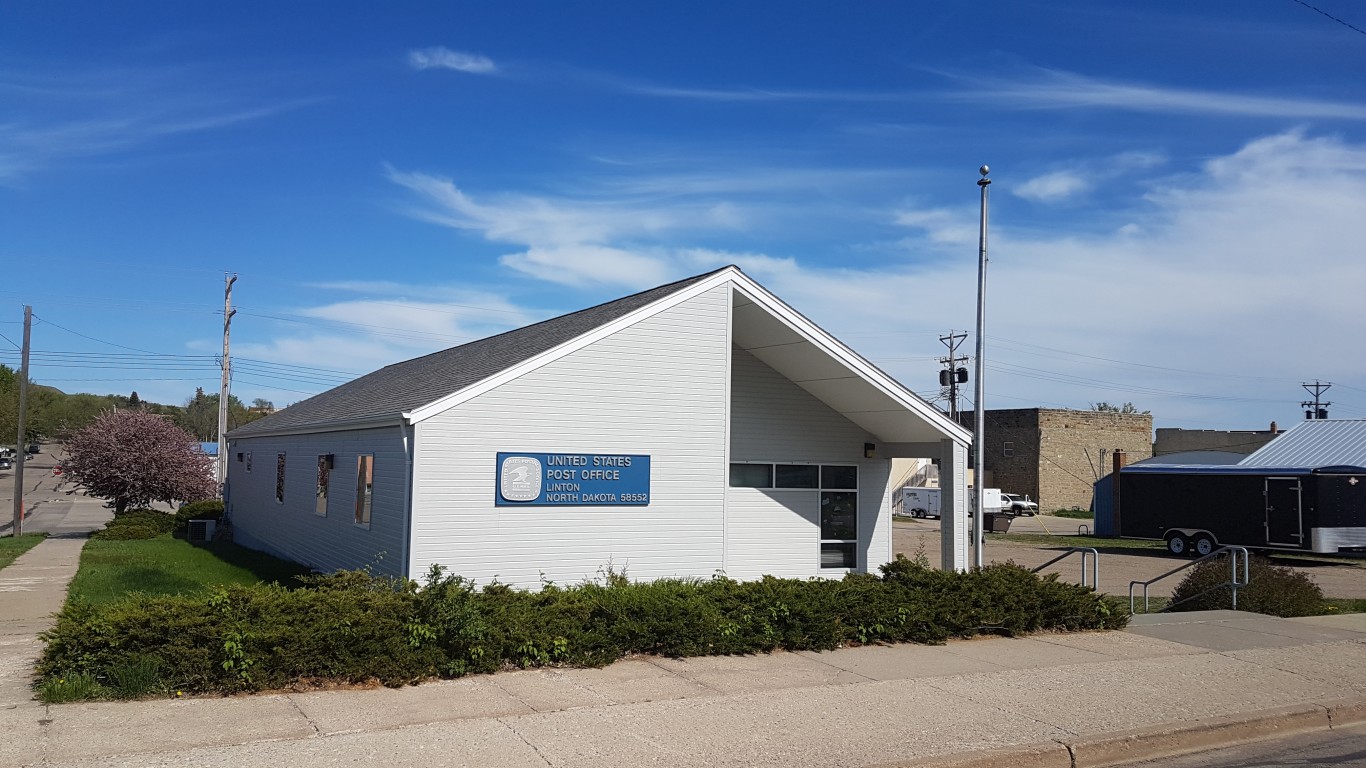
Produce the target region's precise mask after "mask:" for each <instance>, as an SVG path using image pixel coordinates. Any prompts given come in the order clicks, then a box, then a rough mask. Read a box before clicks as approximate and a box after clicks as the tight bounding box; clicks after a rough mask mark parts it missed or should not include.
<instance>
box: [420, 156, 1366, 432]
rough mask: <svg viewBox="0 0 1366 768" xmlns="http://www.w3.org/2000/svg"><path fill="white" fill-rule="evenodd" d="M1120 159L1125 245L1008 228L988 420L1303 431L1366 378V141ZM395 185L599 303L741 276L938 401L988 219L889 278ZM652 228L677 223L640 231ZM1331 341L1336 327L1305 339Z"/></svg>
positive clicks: (1004, 228) (957, 230) (1079, 231)
mask: <svg viewBox="0 0 1366 768" xmlns="http://www.w3.org/2000/svg"><path fill="white" fill-rule="evenodd" d="M1108 161H1109V163H1110V165H1111V166H1112V167H1113V169H1115V170H1112V171H1110V172H1111V173H1114V174H1116V175H1115V178H1116V179H1117V181H1115V182H1113V183H1112V184H1110V186H1111V187H1112V190H1111V191H1112V192H1113V191H1115V189H1114V188H1119V189H1122V190H1127V194H1128V196H1129V199H1130V200H1131V201H1132V202H1131V203H1130V205H1129V206H1128V209H1127V210H1120V211H1119V212H1117V213H1115V212H1112V213H1109V214H1107V218H1109V219H1112V220H1114V221H1115V222H1116V223H1115V225H1114V226H1113V227H1112V228H1110V229H1108V230H1098V229H1097V228H1096V227H1095V226H1094V222H1089V221H1083V220H1084V219H1085V218H1087V217H1082V219H1079V223H1078V225H1077V226H1071V225H1066V224H1062V225H1059V226H1057V227H1053V228H1042V227H1028V226H1025V225H1023V224H1021V223H1019V222H1012V221H1010V220H1009V219H1001V218H999V217H998V218H997V219H996V220H995V221H994V222H993V232H992V261H991V267H990V272H989V277H988V282H989V287H988V301H989V305H988V334H989V335H991V337H992V338H991V339H989V343H988V354H989V358H988V360H989V364H990V365H991V366H993V367H992V369H991V371H990V372H989V375H988V381H987V392H988V398H989V402H988V405H989V407H1006V406H1027V405H1047V406H1064V407H1068V406H1070V407H1082V408H1084V407H1086V406H1087V404H1088V403H1090V402H1097V401H1099V400H1108V401H1112V402H1125V401H1133V402H1135V403H1138V404H1139V405H1140V407H1143V408H1151V409H1153V410H1154V412H1155V413H1156V414H1157V416H1158V418H1159V422H1160V423H1164V424H1169V425H1174V424H1188V425H1191V426H1226V427H1232V426H1241V427H1244V428H1251V427H1257V426H1261V425H1262V424H1263V423H1264V422H1266V421H1269V420H1271V419H1280V420H1282V421H1284V420H1286V419H1289V418H1291V417H1292V416H1293V405H1294V403H1295V402H1297V400H1295V398H1297V397H1298V390H1297V389H1296V384H1295V382H1296V381H1297V380H1298V379H1299V378H1303V377H1307V376H1317V377H1321V378H1323V379H1325V380H1338V381H1358V382H1362V381H1366V361H1364V360H1361V359H1358V358H1354V357H1352V356H1350V355H1342V354H1341V349H1340V345H1341V340H1342V339H1351V338H1357V337H1361V336H1366V313H1362V312H1360V311H1359V306H1360V296H1359V293H1360V286H1361V285H1366V262H1362V261H1361V260H1360V259H1357V258H1356V257H1355V253H1356V250H1357V248H1356V244H1357V243H1359V242H1361V241H1362V240H1363V239H1366V145H1361V144H1353V143H1350V142H1347V141H1345V140H1343V139H1341V138H1337V137H1333V136H1309V135H1308V134H1307V132H1305V131H1290V132H1286V133H1282V134H1276V135H1272V136H1267V137H1264V138H1261V139H1257V140H1254V141H1250V142H1248V143H1247V144H1246V145H1245V146H1243V147H1242V148H1240V149H1238V150H1237V151H1234V152H1230V153H1228V154H1226V155H1222V156H1218V157H1214V158H1212V159H1209V160H1208V161H1206V162H1205V163H1203V164H1202V165H1200V166H1198V167H1194V168H1180V169H1172V170H1171V171H1169V172H1168V174H1167V175H1166V176H1165V177H1160V178H1153V177H1151V176H1146V175H1145V176H1144V177H1143V178H1141V179H1131V180H1128V181H1125V179H1126V178H1128V177H1126V176H1124V175H1123V173H1125V172H1127V170H1144V169H1153V168H1157V167H1159V166H1162V165H1163V164H1165V163H1166V162H1167V160H1166V158H1165V157H1163V156H1162V155H1160V154H1157V153H1151V152H1130V153H1124V154H1121V155H1117V156H1114V157H1111V158H1109V159H1108ZM1121 169H1123V170H1121ZM393 178H394V180H395V182H397V183H400V184H403V185H404V186H405V187H407V188H409V189H412V190H414V192H415V193H416V194H417V196H418V197H419V199H421V200H423V201H425V203H426V205H425V206H424V207H423V210H425V211H426V213H427V214H428V215H427V216H426V218H429V219H430V220H434V221H442V222H443V223H445V224H447V225H449V226H457V227H458V228H461V229H465V230H468V231H471V232H474V233H477V234H481V235H482V236H484V237H486V238H488V239H497V240H499V241H502V242H509V243H517V244H518V245H521V246H522V247H521V248H520V249H519V250H517V251H515V252H510V253H508V254H505V255H503V256H502V257H501V259H500V261H501V263H502V264H503V265H505V266H507V267H509V268H511V269H513V270H516V271H517V272H518V273H519V274H524V275H527V276H530V277H533V278H536V279H539V280H543V281H547V282H552V283H558V284H563V285H569V286H583V287H585V288H586V289H588V290H589V291H591V292H592V295H593V296H594V297H595V298H596V297H598V296H601V289H602V287H603V286H625V287H629V288H639V287H646V286H649V285H655V284H659V283H662V282H665V281H667V280H670V279H674V278H677V277H680V276H683V275H687V274H696V273H698V272H702V271H706V270H708V269H712V268H714V267H716V266H719V265H722V264H727V263H734V264H739V265H740V266H741V267H742V268H743V269H744V270H745V271H746V272H748V273H749V274H751V275H753V276H755V277H756V278H757V279H759V280H760V281H761V282H763V283H764V284H765V285H767V286H768V287H770V288H772V289H773V290H774V291H775V292H776V293H777V294H778V295H780V296H782V297H783V298H784V299H786V300H787V301H788V302H789V303H791V304H792V305H793V306H795V307H797V308H798V309H799V310H800V311H802V312H803V313H804V314H806V315H808V316H809V317H811V318H812V319H814V320H815V321H816V322H818V323H820V324H821V325H823V326H825V327H826V328H828V329H829V330H831V331H832V332H833V333H835V334H836V335H837V336H840V337H841V338H843V339H845V340H846V341H848V342H849V343H850V344H852V345H853V346H854V347H855V348H856V349H858V350H859V351H860V352H862V353H864V354H865V355H866V356H868V357H869V358H871V359H873V360H874V361H875V362H877V363H878V364H879V365H882V366H883V367H884V368H886V369H887V370H889V371H891V372H892V373H893V374H894V375H897V376H898V377H900V378H902V379H903V380H904V381H906V382H907V384H908V385H910V386H911V387H912V388H913V389H916V390H919V391H932V390H934V388H935V383H934V382H935V378H934V377H935V367H936V366H935V363H934V362H933V358H935V357H937V356H938V355H941V354H942V346H941V345H940V344H939V342H938V335H940V334H942V333H943V332H945V331H947V330H948V329H949V328H971V327H972V325H973V322H974V306H975V300H974V295H975V277H976V275H975V272H976V258H975V254H976V250H975V249H976V241H977V209H976V205H964V206H963V207H962V208H957V209H954V208H945V207H942V206H934V207H926V208H923V209H921V208H911V207H906V208H904V209H902V210H900V211H899V212H897V213H896V214H894V217H893V218H892V219H890V220H889V221H890V222H892V223H895V224H899V225H900V226H902V227H904V228H906V229H907V230H908V231H910V232H911V234H909V235H908V236H907V237H906V238H905V240H904V241H903V242H902V243H900V245H899V247H900V251H899V252H892V253H889V254H888V255H887V256H886V258H885V259H884V260H883V261H882V262H881V263H880V264H879V265H877V266H876V267H870V266H858V267H855V266H814V265H813V263H811V262H809V261H806V260H803V259H800V258H794V257H791V256H789V255H785V254H782V253H776V252H762V251H753V252H745V251H730V250H726V249H717V248H711V247H704V246H700V245H699V244H698V243H699V242H702V241H705V240H707V239H709V237H710V236H711V235H714V234H715V233H716V231H717V230H716V229H715V227H716V226H718V225H717V224H716V223H715V222H710V221H701V222H699V221H680V220H678V219H677V218H675V217H677V216H678V214H677V213H671V212H670V211H669V201H667V200H663V201H652V203H651V205H652V206H656V207H657V209H647V207H646V206H644V205H643V204H641V203H640V201H639V200H637V199H634V198H631V197H629V196H628V197H623V198H622V199H620V200H617V201H616V204H615V205H613V204H611V202H612V201H610V200H607V199H601V198H595V199H594V203H593V204H592V205H586V204H583V203H582V202H581V201H571V200H552V199H546V198H532V197H527V196H518V195H505V196H501V197H499V198H497V199H491V200H489V201H484V200H476V199H472V198H471V197H470V196H468V195H465V194H464V193H463V192H461V191H460V190H458V189H457V188H456V187H455V186H454V185H453V184H451V183H450V182H448V181H445V180H439V179H434V178H432V177H426V176H422V175H421V174H417V175H404V174H397V173H395V174H394V175H393ZM998 183H1005V182H1002V181H1000V180H998ZM688 202H689V204H692V203H693V202H695V201H692V200H689V201H688ZM712 202H713V203H715V202H717V200H716V199H715V198H712ZM814 210H816V209H815V208H812V209H808V210H807V212H808V214H810V212H811V211H814ZM652 212H653V215H654V216H658V217H660V218H659V220H658V221H659V222H660V223H656V224H655V225H652V226H639V225H636V224H633V223H632V220H633V219H634V218H636V217H642V216H643V217H645V218H650V215H651V213H652ZM664 224H667V225H664ZM1311 255H1312V256H1313V262H1312V266H1308V264H1309V262H1308V261H1307V260H1306V259H1307V257H1308V256H1311ZM575 306H577V305H576V304H574V303H573V302H569V304H568V306H566V307H565V308H566V309H572V308H574V307H575ZM1312 328H1318V329H1332V330H1331V333H1329V332H1321V333H1308V334H1307V333H1306V332H1305V331H1306V329H1312ZM1202 338H1219V339H1221V340H1222V341H1221V343H1219V344H1217V345H1215V344H1205V343H1200V341H1199V340H1200V339H1202ZM1193 340H1194V341H1193ZM1021 342H1023V344H1021ZM1024 345H1036V346H1034V347H1027V346H1024ZM1043 347H1047V348H1049V349H1051V350H1055V351H1045V350H1042V348H1043ZM1056 350H1060V351H1056ZM1086 356H1089V357H1086ZM1095 358H1110V359H1114V360H1125V361H1132V362H1135V363H1138V364H1139V365H1133V366H1123V365H1116V364H1109V363H1104V362H1102V361H1097V360H1096V359H1095ZM1155 366H1157V367H1161V368H1177V369H1188V370H1191V371H1206V372H1210V375H1208V376H1202V375H1198V374H1191V375H1172V374H1170V373H1163V372H1162V371H1159V370H1156V369H1155ZM1216 374H1217V376H1222V377H1228V378H1217V377H1216ZM1230 381H1232V382H1233V384H1234V385H1235V386H1229V382H1230ZM1225 392H1228V393H1229V394H1223V393H1225ZM1180 393H1189V396H1188V395H1183V394H1180ZM1235 393H1236V394H1235ZM1282 398H1283V399H1284V402H1283V403H1282Z"/></svg>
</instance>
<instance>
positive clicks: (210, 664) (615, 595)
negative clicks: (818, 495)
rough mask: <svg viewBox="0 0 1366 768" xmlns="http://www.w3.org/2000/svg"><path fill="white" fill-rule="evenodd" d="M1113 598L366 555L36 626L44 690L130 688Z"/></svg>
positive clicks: (994, 585)
mask: <svg viewBox="0 0 1366 768" xmlns="http://www.w3.org/2000/svg"><path fill="white" fill-rule="evenodd" d="M1126 621H1127V615H1126V613H1125V612H1124V611H1122V610H1120V608H1119V605H1118V603H1117V602H1116V601H1114V600H1113V599H1112V598H1108V597H1104V596H1100V595H1097V594H1095V593H1094V592H1092V591H1091V590H1089V589H1086V588H1082V587H1078V586H1075V585H1071V584H1064V583H1060V582H1058V581H1057V580H1056V578H1055V577H1051V576H1049V577H1039V576H1036V575H1034V574H1032V573H1030V572H1028V571H1026V570H1024V569H1023V568H1020V567H1017V566H1015V565H1011V564H1005V565H992V566H990V567H987V568H985V569H983V570H981V571H977V572H971V573H948V572H943V571H937V570H931V569H929V568H927V567H925V566H923V565H922V564H917V563H915V562H913V561H910V560H906V559H904V558H901V559H898V560H897V561H896V562H894V563H890V564H888V565H886V566H883V574H882V576H881V577H880V578H879V577H878V576H873V575H868V574H864V575H850V576H847V577H846V578H844V579H842V580H839V581H827V580H810V581H802V580H796V579H776V578H764V579H761V580H759V581H751V582H737V581H733V580H731V579H726V578H716V579H712V580H685V579H662V580H659V581H654V582H631V581H629V580H628V579H626V578H625V576H624V575H622V574H614V573H608V574H607V577H606V579H605V580H603V582H602V583H586V584H582V585H577V586H572V587H558V586H555V585H545V586H544V587H543V588H542V589H540V590H539V591H536V592H529V591H525V590H520V589H514V588H510V587H508V586H506V585H499V584H492V585H489V586H486V587H484V588H483V589H475V588H474V585H473V584H471V583H470V582H469V581H467V580H465V579H463V578H460V577H458V576H449V575H446V574H444V573H442V571H441V570H440V569H439V568H434V569H433V570H432V572H431V573H430V574H429V575H428V577H427V579H426V581H425V583H424V584H421V585H419V584H417V583H415V582H412V581H402V580H393V579H386V578H378V577H374V576H371V575H370V574H368V573H365V572H361V571H345V572H339V573H335V574H331V575H327V576H314V577H309V581H308V585H307V586H306V587H305V588H302V589H293V590H291V589H285V588H283V587H280V586H277V585H253V586H250V587H226V588H222V589H219V590H217V591H216V592H214V593H213V594H211V595H209V596H208V597H189V596H178V597H156V598H152V597H133V598H130V599H126V600H123V601H120V602H117V603H113V604H109V605H106V606H101V607H94V606H91V605H88V604H81V603H72V604H68V605H67V606H66V607H65V608H64V609H63V611H62V612H61V613H60V614H59V615H58V620H57V623H56V626H55V627H54V628H53V629H52V630H50V631H49V632H47V633H46V634H45V636H44V639H46V641H47V648H46V650H45V651H44V655H43V658H42V661H41V662H40V666H39V672H40V674H41V676H42V682H41V683H40V686H39V687H40V694H41V695H43V696H44V697H45V698H47V699H48V700H49V701H53V700H62V699H64V698H91V697H102V696H108V697H136V696H143V695H149V694H156V693H163V692H168V691H183V692H185V693H213V692H218V693H230V692H238V691H257V690H264V689H274V688H286V687H291V686H297V685H300V684H316V683H357V682H363V681H372V680H377V681H379V682H381V683H383V684H385V685H391V686H396V685H402V684H406V683H411V682H415V681H418V680H421V679H424V678H429V677H433V676H439V677H457V676H460V675H465V674H470V673H477V672H495V671H498V670H500V669H506V668H511V667H531V666H541V665H555V664H563V665H579V666H602V665H606V664H609V663H611V662H613V661H615V660H617V659H620V658H622V657H623V656H625V655H628V654H634V653H651V654H663V655H669V656H698V655H708V654H738V653H755V652H764V651H773V650H776V649H788V650H801V649H813V650H825V649H832V648H836V647H839V646H841V645H846V644H852V643H875V642H919V643H940V642H943V641H944V640H946V639H948V638H950V637H956V636H970V635H974V634H979V633H998V634H1018V633H1026V632H1034V631H1039V630H1047V629H1060V630H1061V629H1065V630H1081V629H1111V628H1118V627H1121V626H1123V625H1124V623H1125V622H1126Z"/></svg>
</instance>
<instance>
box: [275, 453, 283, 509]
mask: <svg viewBox="0 0 1366 768" xmlns="http://www.w3.org/2000/svg"><path fill="white" fill-rule="evenodd" d="M275 500H276V501H278V502H280V503H281V504H283V503H284V502H285V455H284V454H283V453H277V454H275Z"/></svg>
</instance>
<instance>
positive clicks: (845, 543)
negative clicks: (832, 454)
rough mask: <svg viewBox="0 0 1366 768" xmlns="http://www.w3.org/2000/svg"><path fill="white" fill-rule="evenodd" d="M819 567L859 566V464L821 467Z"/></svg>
mask: <svg viewBox="0 0 1366 768" xmlns="http://www.w3.org/2000/svg"><path fill="white" fill-rule="evenodd" d="M821 567H822V568H856V567H858V467H841V466H822V467H821Z"/></svg>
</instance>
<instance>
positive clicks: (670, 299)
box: [403, 267, 741, 424]
mask: <svg viewBox="0 0 1366 768" xmlns="http://www.w3.org/2000/svg"><path fill="white" fill-rule="evenodd" d="M740 274H741V273H740V272H739V270H737V269H735V268H733V267H727V268H725V269H722V270H720V271H718V272H717V273H716V274H714V275H712V276H711V277H708V278H707V279H705V280H701V281H699V282H696V283H693V284H692V285H690V286H688V287H687V288H684V289H682V290H680V291H677V292H676V293H671V294H669V295H668V296H664V297H662V298H660V299H657V300H656V301H654V302H652V303H650V304H646V305H645V306H643V307H641V308H639V309H637V310H635V311H633V312H630V313H628V314H625V315H622V316H621V317H619V318H617V319H615V320H613V321H611V322H609V323H606V324H604V325H601V326H599V327H597V328H594V329H593V330H591V331H589V332H588V333H585V334H583V335H582V336H577V337H575V338H573V339H570V340H569V341H566V342H564V343H563V344H560V345H559V346H557V347H552V348H551V349H548V350H546V351H545V352H542V353H541V354H539V355H536V356H535V357H531V358H528V359H527V360H524V361H522V362H520V363H518V364H517V365H514V366H512V367H510V368H506V369H504V370H502V371H500V372H499V373H496V374H494V375H492V376H490V377H488V378H486V379H483V380H482V381H479V382H476V383H474V384H471V385H470V386H468V387H465V388H464V389H461V390H458V391H456V392H453V393H451V394H450V395H447V396H446V397H443V398H441V399H440V400H434V401H432V402H430V403H428V404H426V405H424V406H422V407H420V408H414V409H413V410H411V411H406V412H404V413H403V418H405V419H407V420H408V422H409V423H410V424H417V423H418V422H420V421H425V420H426V419H430V418H431V417H433V416H436V415H437V414H440V413H445V412H446V411H448V410H450V409H451V408H454V407H455V406H457V405H460V404H461V403H464V402H467V401H469V400H472V399H473V398H476V397H478V396H480V395H482V394H484V393H486V392H489V391H491V390H494V389H497V388H498V387H501V386H503V385H504V384H506V383H508V382H510V381H513V380H515V379H518V378H520V377H522V376H525V375H526V374H528V373H530V372H532V371H534V370H536V369H537V368H540V367H541V366H543V365H548V364H550V363H553V362H555V361H556V360H559V359H560V358H563V357H565V356H566V355H570V354H573V353H574V352H577V351H579V350H580V349H583V348H584V347H587V346H588V345H590V344H592V343H594V342H596V341H600V340H602V339H605V338H607V337H608V336H611V335H612V334H614V333H617V332H619V331H622V330H624V329H626V328H629V327H631V326H632V325H635V324H636V323H639V322H641V321H642V320H646V319H649V318H651V317H654V316H655V315H657V314H659V313H660V312H663V311H665V310H667V309H670V308H672V307H675V306H678V305H679V304H682V303H683V302H685V301H688V300H689V299H692V298H694V297H696V296H699V295H701V294H703V293H706V292H707V291H709V290H711V289H713V288H715V287H717V286H719V285H724V284H725V283H726V282H727V281H730V280H734V279H735V277H736V276H738V275H740Z"/></svg>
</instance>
